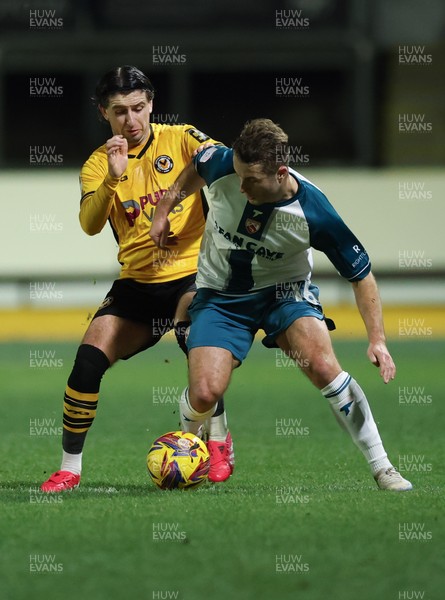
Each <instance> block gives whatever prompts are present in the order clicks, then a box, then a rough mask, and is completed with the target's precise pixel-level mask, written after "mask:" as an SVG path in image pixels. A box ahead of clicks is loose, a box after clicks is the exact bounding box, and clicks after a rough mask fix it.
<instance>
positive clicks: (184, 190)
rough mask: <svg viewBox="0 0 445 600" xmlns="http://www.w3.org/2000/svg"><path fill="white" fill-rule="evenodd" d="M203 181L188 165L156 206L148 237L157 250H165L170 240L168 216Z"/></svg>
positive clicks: (203, 182)
mask: <svg viewBox="0 0 445 600" xmlns="http://www.w3.org/2000/svg"><path fill="white" fill-rule="evenodd" d="M205 184H206V183H205V181H204V179H202V177H200V176H199V175H198V173H197V172H196V171H195V167H194V166H193V163H190V164H189V165H187V167H185V169H184V170H183V171H182V172H181V173H180V175H179V176H178V178H177V179H176V181H175V182H174V184H173V185H171V186H170V187H169V188H168V190H167V191H166V192H165V194H164V195H163V196H162V198H161V200H160V201H159V202H158V205H157V206H156V210H155V214H154V217H153V221H152V223H151V227H150V231H149V236H150V237H151V239H152V240H153V242H154V243H155V244H156V246H158V248H164V249H165V248H167V246H168V245H171V242H172V239H171V238H170V239H168V236H169V233H170V221H169V220H168V215H169V214H170V212H171V211H172V210H173V209H174V208H175V207H176V206H177V205H178V204H179V203H180V202H182V200H185V198H187V197H188V196H190V194H193V193H194V192H197V191H198V190H199V189H201V188H202V187H204V186H205Z"/></svg>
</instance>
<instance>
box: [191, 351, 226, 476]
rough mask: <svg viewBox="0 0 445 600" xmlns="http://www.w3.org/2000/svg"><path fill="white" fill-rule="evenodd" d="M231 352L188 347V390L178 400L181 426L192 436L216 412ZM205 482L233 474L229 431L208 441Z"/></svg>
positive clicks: (222, 391)
mask: <svg viewBox="0 0 445 600" xmlns="http://www.w3.org/2000/svg"><path fill="white" fill-rule="evenodd" d="M237 364H238V362H237V361H234V359H233V357H232V354H231V352H229V351H228V350H225V349H224V348H216V347H211V346H205V347H198V348H192V349H191V350H190V353H189V388H186V389H185V390H184V392H183V393H182V396H181V400H180V413H181V423H183V424H184V426H186V428H187V430H188V431H192V432H194V433H196V432H197V431H198V429H199V427H200V426H201V425H202V424H203V423H205V422H206V421H207V420H208V419H211V418H212V416H213V415H214V414H215V412H217V411H218V406H219V404H218V403H219V401H220V400H221V398H222V397H223V394H224V392H225V391H226V389H227V387H228V385H229V381H230V375H231V373H232V369H233V368H234V366H236V365H237ZM207 447H208V449H209V452H210V472H209V479H210V481H214V482H221V481H225V480H226V479H228V478H229V477H230V475H231V474H232V472H233V445H232V438H231V436H230V432H228V433H227V436H226V438H225V439H223V440H221V441H218V440H209V442H208V444H207Z"/></svg>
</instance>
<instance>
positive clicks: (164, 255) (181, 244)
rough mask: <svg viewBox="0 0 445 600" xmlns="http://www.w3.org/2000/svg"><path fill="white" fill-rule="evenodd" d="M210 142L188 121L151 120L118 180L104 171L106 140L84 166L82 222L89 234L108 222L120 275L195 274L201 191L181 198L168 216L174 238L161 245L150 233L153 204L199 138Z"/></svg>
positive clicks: (152, 278)
mask: <svg viewBox="0 0 445 600" xmlns="http://www.w3.org/2000/svg"><path fill="white" fill-rule="evenodd" d="M208 141H210V142H214V143H218V142H216V141H215V140H212V139H211V138H209V137H208V136H207V135H205V134H203V133H202V132H201V131H199V130H197V129H196V128H195V127H193V126H192V125H164V124H159V123H152V124H151V132H150V136H149V138H148V140H147V141H146V142H145V143H144V144H141V145H140V146H137V147H135V148H131V149H129V153H128V166H127V169H126V171H125V173H124V174H123V175H122V177H120V179H112V178H110V176H109V175H108V160H107V153H106V146H105V144H104V145H103V146H101V147H100V148H98V149H97V150H95V151H94V152H93V154H92V155H91V156H90V158H89V159H88V160H87V161H86V163H85V164H84V165H83V167H82V171H81V175H80V183H81V192H82V198H81V207H80V215H79V216H80V221H81V224H82V227H83V229H84V230H85V231H87V232H88V233H93V234H94V233H98V232H99V231H100V230H101V229H102V227H103V226H104V225H105V223H106V221H107V219H108V221H109V222H110V224H111V226H112V228H113V232H114V235H115V237H116V239H117V241H118V244H119V254H118V260H119V262H120V263H121V265H122V268H121V272H120V278H131V279H135V280H137V281H140V282H143V283H162V282H165V281H170V280H174V279H179V278H180V277H185V276H186V275H189V274H191V273H195V272H196V269H197V266H196V265H197V260H198V253H199V246H200V242H201V237H202V234H203V231H204V220H205V219H204V212H203V206H202V199H201V194H200V192H197V193H196V194H193V195H191V196H189V197H188V198H187V199H186V200H185V201H184V202H181V204H179V205H178V206H177V207H176V208H175V209H174V211H173V212H172V214H171V215H170V223H171V232H172V233H173V234H174V235H175V236H177V238H178V243H177V245H175V246H172V247H171V249H170V251H169V252H167V251H166V250H160V249H159V248H157V247H156V246H155V244H154V243H153V241H152V240H151V238H150V237H149V235H148V232H149V231H150V227H151V222H152V219H153V214H154V210H155V206H156V204H157V203H158V202H159V200H160V198H161V196H162V194H163V193H164V192H165V191H166V190H167V188H168V187H169V186H171V185H172V184H173V183H174V181H175V180H176V178H177V177H178V175H179V174H180V173H181V171H182V170H183V169H184V167H186V166H187V165H188V164H189V163H190V161H191V158H192V154H193V151H194V150H195V149H196V148H197V147H198V146H199V145H200V144H202V143H203V142H208Z"/></svg>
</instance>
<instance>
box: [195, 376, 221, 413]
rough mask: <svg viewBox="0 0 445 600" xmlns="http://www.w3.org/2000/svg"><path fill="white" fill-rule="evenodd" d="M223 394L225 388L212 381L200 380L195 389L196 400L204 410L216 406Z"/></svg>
mask: <svg viewBox="0 0 445 600" xmlns="http://www.w3.org/2000/svg"><path fill="white" fill-rule="evenodd" d="M223 394H224V389H222V387H220V386H218V385H217V384H216V383H215V382H212V381H206V380H203V381H200V382H199V383H198V385H196V386H194V389H193V396H194V398H195V401H196V403H198V404H199V406H200V407H201V410H202V411H203V412H204V411H208V410H210V409H211V408H212V406H215V404H217V403H218V401H219V400H221V398H222V396H223Z"/></svg>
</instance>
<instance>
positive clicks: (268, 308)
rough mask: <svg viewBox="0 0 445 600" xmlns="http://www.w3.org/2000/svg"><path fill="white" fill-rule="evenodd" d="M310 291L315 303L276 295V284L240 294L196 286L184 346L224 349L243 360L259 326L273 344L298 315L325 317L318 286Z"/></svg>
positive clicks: (293, 296)
mask: <svg viewBox="0 0 445 600" xmlns="http://www.w3.org/2000/svg"><path fill="white" fill-rule="evenodd" d="M293 285H296V284H293ZM309 291H310V296H311V297H312V299H313V300H314V303H311V302H309V301H308V300H305V299H302V298H301V296H300V297H298V296H297V297H296V296H295V294H283V295H280V294H277V288H276V286H273V287H268V288H264V289H263V290H260V291H259V292H254V293H251V294H248V295H246V294H245V295H242V296H225V295H223V294H221V293H219V292H217V291H215V290H212V289H210V288H199V289H198V292H197V293H196V296H195V297H194V298H193V300H192V303H191V304H190V306H189V309H188V311H189V314H190V317H191V321H192V324H191V327H190V333H189V336H188V339H187V347H188V349H189V350H191V349H192V348H198V347H202V346H215V347H217V348H225V349H226V350H229V352H231V353H232V355H233V356H234V358H236V359H237V360H239V361H240V362H242V361H243V360H244V359H245V358H246V356H247V353H248V352H249V350H250V347H251V346H252V343H253V340H254V338H255V334H256V333H257V331H258V330H259V329H263V330H264V331H265V332H266V337H265V339H264V340H263V344H264V345H265V346H267V347H269V348H272V347H276V344H275V338H276V337H277V336H278V335H279V334H280V333H281V332H282V331H285V330H286V329H287V328H288V327H289V326H290V325H291V324H292V323H293V322H294V321H296V320H297V319H299V318H300V317H315V318H316V319H319V320H323V319H324V315H323V310H322V307H321V305H320V304H318V288H317V287H316V286H314V285H311V286H310V287H309Z"/></svg>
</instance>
